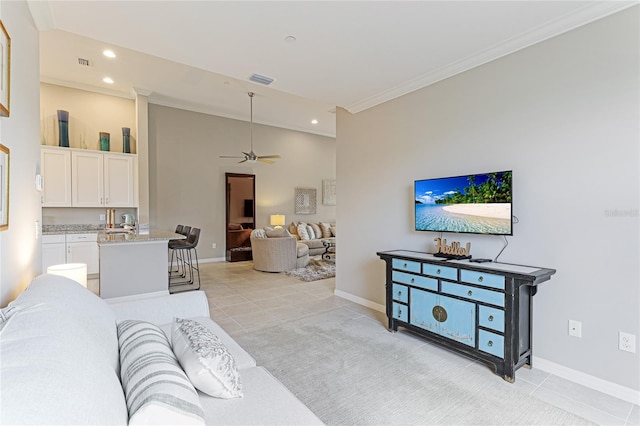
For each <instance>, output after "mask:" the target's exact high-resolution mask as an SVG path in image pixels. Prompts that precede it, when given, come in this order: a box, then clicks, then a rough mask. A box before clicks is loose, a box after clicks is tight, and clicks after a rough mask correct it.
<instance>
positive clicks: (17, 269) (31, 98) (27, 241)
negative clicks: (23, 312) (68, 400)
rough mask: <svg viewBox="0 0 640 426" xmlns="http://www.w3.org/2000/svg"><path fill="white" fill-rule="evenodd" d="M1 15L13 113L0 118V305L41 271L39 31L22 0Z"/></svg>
mask: <svg viewBox="0 0 640 426" xmlns="http://www.w3.org/2000/svg"><path fill="white" fill-rule="evenodd" d="M0 18H1V19H2V22H3V24H4V26H5V28H6V29H7V32H8V33H9V36H10V37H11V92H10V96H11V104H10V107H11V115H10V117H4V118H0V143H2V144H3V145H5V146H7V147H8V148H9V149H10V150H11V153H10V177H9V179H10V189H9V197H10V199H9V229H8V230H6V231H3V232H0V306H5V305H6V304H7V303H8V302H10V301H11V300H12V299H13V298H15V297H16V296H17V294H18V293H19V292H20V291H22V290H23V289H24V288H25V287H26V286H27V284H28V283H29V282H30V281H31V279H32V278H33V277H34V276H35V275H37V274H38V273H40V240H39V239H38V240H36V238H35V222H36V221H37V220H40V194H39V193H38V192H37V191H36V190H35V186H34V179H35V175H36V169H37V167H38V165H39V160H40V146H39V131H38V130H39V126H38V123H39V121H38V109H39V102H40V96H39V81H40V66H39V59H38V49H39V42H38V31H37V30H36V28H35V26H34V24H33V22H32V20H31V14H30V13H29V9H28V7H27V4H26V2H24V1H15V2H14V1H11V2H6V1H4V2H2V8H1V11H0Z"/></svg>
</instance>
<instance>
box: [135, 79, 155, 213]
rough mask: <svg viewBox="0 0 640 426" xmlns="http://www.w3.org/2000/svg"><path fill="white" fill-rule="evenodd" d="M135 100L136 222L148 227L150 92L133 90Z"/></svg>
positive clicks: (138, 89)
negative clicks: (136, 134)
mask: <svg viewBox="0 0 640 426" xmlns="http://www.w3.org/2000/svg"><path fill="white" fill-rule="evenodd" d="M133 93H134V95H135V100H136V129H138V136H137V140H136V144H137V152H138V173H137V174H138V185H137V188H138V191H137V192H138V197H137V198H138V221H139V222H140V224H141V225H149V220H150V216H149V95H150V94H151V91H149V90H144V89H140V88H136V87H134V88H133Z"/></svg>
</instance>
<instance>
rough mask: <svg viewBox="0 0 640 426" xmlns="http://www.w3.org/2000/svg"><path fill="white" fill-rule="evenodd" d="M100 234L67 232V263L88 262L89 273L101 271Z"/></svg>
mask: <svg viewBox="0 0 640 426" xmlns="http://www.w3.org/2000/svg"><path fill="white" fill-rule="evenodd" d="M97 237H98V234H95V233H87V234H67V263H86V264H87V274H98V273H100V253H99V251H98V242H97V241H98V240H97Z"/></svg>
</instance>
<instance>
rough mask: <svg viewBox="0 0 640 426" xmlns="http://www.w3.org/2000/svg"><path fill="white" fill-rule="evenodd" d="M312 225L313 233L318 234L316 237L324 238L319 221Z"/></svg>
mask: <svg viewBox="0 0 640 426" xmlns="http://www.w3.org/2000/svg"><path fill="white" fill-rule="evenodd" d="M311 227H312V228H313V234H314V235H315V236H316V239H320V238H322V231H321V230H320V227H319V226H318V224H317V223H312V224H311Z"/></svg>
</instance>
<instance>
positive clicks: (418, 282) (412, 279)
mask: <svg viewBox="0 0 640 426" xmlns="http://www.w3.org/2000/svg"><path fill="white" fill-rule="evenodd" d="M391 279H392V280H393V281H395V282H399V283H403V284H409V285H412V286H416V287H421V288H424V289H427V290H434V291H437V290H438V282H437V281H436V280H434V279H433V278H428V277H423V276H421V275H413V274H407V273H405V272H400V271H393V272H391Z"/></svg>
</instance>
